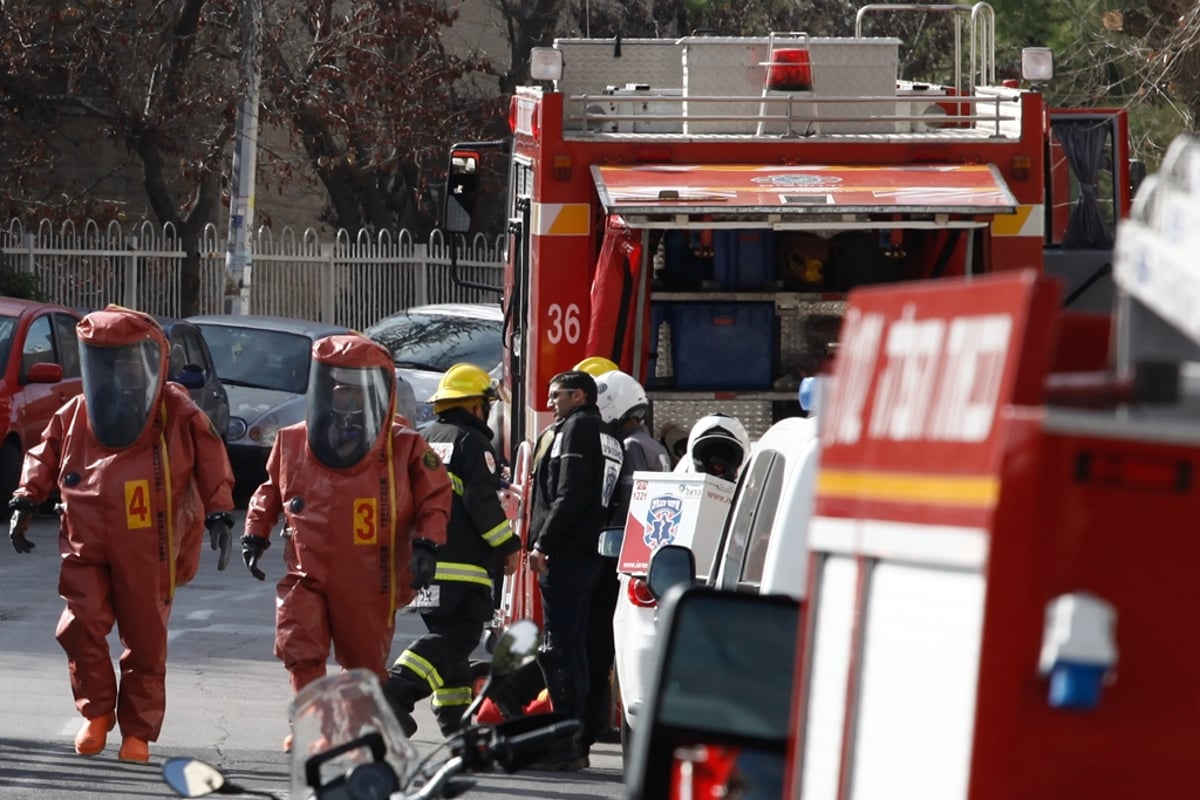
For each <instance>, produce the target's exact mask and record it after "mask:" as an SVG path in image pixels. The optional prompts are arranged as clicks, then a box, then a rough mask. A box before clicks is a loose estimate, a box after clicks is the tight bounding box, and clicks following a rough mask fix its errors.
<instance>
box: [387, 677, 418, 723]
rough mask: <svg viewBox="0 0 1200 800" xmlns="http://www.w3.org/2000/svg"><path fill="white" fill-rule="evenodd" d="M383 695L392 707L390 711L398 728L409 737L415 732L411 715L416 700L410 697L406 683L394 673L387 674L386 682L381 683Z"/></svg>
mask: <svg viewBox="0 0 1200 800" xmlns="http://www.w3.org/2000/svg"><path fill="white" fill-rule="evenodd" d="M383 696H384V697H386V698H387V700H388V705H390V706H391V707H392V713H393V714H395V715H396V721H397V722H399V723H400V729H401V730H402V731H404V735H405V736H406V737H407V738H409V739H411V738H412V737H413V734H414V733H416V732H417V721H416V720H415V719H413V715H412V712H413V708H414V707H415V706H416V701H415V700H413V699H412V694H411V692H410V691H409V686H408V683H407V682H406V681H405V680H404V679H402V678H400V677H397V676H396V675H394V674H393V675H389V676H388V679H387V682H385V683H384V684H383Z"/></svg>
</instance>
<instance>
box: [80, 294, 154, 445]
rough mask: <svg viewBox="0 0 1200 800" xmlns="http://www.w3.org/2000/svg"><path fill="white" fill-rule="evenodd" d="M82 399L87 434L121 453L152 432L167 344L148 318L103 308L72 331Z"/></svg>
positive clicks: (133, 312)
mask: <svg viewBox="0 0 1200 800" xmlns="http://www.w3.org/2000/svg"><path fill="white" fill-rule="evenodd" d="M75 329H76V332H77V333H78V336H79V344H80V347H79V361H80V370H81V373H82V377H83V396H84V400H85V402H86V404H87V415H88V424H89V426H90V427H91V430H92V434H93V435H94V436H95V437H96V439H97V440H98V441H99V442H100V443H101V444H102V445H104V446H105V447H108V448H111V449H113V450H122V449H124V448H126V447H129V446H130V445H132V444H134V443H135V442H137V441H138V440H139V439H141V438H142V437H143V436H145V435H148V433H147V432H148V431H149V430H150V429H151V428H152V427H153V425H151V420H153V419H154V416H155V411H156V409H158V408H159V407H160V405H161V403H162V395H163V386H164V383H165V376H166V373H167V356H168V350H167V340H166V337H165V336H164V335H163V331H162V328H160V327H159V325H158V323H157V322H155V321H154V319H153V318H151V317H149V316H148V315H146V314H143V313H141V312H140V311H133V310H131V309H127V308H121V307H120V306H111V305H110V306H108V307H107V308H105V309H104V310H103V311H93V312H92V313H90V314H88V315H87V316H85V317H84V318H83V319H82V320H80V321H79V323H78V324H77V325H76V326H75Z"/></svg>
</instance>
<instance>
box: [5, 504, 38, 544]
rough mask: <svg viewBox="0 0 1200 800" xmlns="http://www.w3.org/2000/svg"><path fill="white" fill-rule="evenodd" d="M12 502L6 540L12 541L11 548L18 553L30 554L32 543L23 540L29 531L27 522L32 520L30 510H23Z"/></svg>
mask: <svg viewBox="0 0 1200 800" xmlns="http://www.w3.org/2000/svg"><path fill="white" fill-rule="evenodd" d="M16 503H17V501H16V500H13V503H12V504H10V505H11V507H12V519H11V521H10V522H8V539H11V540H12V547H13V549H14V551H17V552H18V553H22V554H24V553H31V552H32V551H34V542H31V541H29V540H28V539H25V534H26V533H28V531H29V522H30V521H31V519H32V518H34V511H32V509H23V507H19V506H17V505H14V504H16Z"/></svg>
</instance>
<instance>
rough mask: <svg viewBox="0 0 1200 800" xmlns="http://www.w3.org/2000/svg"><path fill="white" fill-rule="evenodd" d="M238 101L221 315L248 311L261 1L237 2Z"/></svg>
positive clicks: (251, 254) (256, 149)
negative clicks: (225, 288) (230, 286)
mask: <svg viewBox="0 0 1200 800" xmlns="http://www.w3.org/2000/svg"><path fill="white" fill-rule="evenodd" d="M240 23H241V25H240V34H241V47H242V53H241V63H240V69H239V73H240V83H241V87H242V101H241V104H240V105H239V106H238V118H237V134H236V139H235V141H234V147H233V170H232V179H231V181H230V198H229V240H228V247H227V249H226V252H225V273H226V276H227V278H228V279H229V280H231V281H232V283H233V290H232V292H229V291H227V293H226V295H225V313H227V314H246V313H249V310H250V280H251V271H252V270H251V266H252V264H253V261H254V257H253V253H252V252H251V250H250V232H251V230H253V227H254V173H255V166H256V159H257V152H258V106H259V102H258V84H259V71H260V63H259V62H260V59H261V49H262V35H261V31H262V0H241V20H240Z"/></svg>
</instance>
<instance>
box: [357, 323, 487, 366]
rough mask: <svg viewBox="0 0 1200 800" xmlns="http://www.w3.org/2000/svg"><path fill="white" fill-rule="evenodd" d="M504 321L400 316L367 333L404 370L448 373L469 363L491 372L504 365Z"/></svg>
mask: <svg viewBox="0 0 1200 800" xmlns="http://www.w3.org/2000/svg"><path fill="white" fill-rule="evenodd" d="M500 327H501V326H500V320H496V319H480V318H478V317H461V316H451V315H441V314H425V313H416V314H398V315H396V316H394V317H389V318H388V319H385V320H382V321H381V322H377V323H376V324H375V325H373V326H371V327H370V328H368V329H367V330H366V331H365V333H366V335H367V336H369V337H370V338H372V339H374V340H375V341H377V342H379V343H380V344H382V345H383V346H384V347H386V348H387V349H388V350H389V351H390V352H391V354H392V359H393V360H395V362H396V363H397V364H398V365H400V366H406V365H407V366H414V367H419V368H422V369H430V370H435V371H438V372H445V371H446V370H448V369H449V368H450V367H452V366H453V365H455V364H457V363H459V362H462V361H465V362H467V363H469V364H475V365H476V366H479V367H482V368H483V369H486V370H490V369H492V368H493V367H495V366H496V365H497V364H499V363H500V359H501V357H502V352H501V351H502V344H501V338H500Z"/></svg>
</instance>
